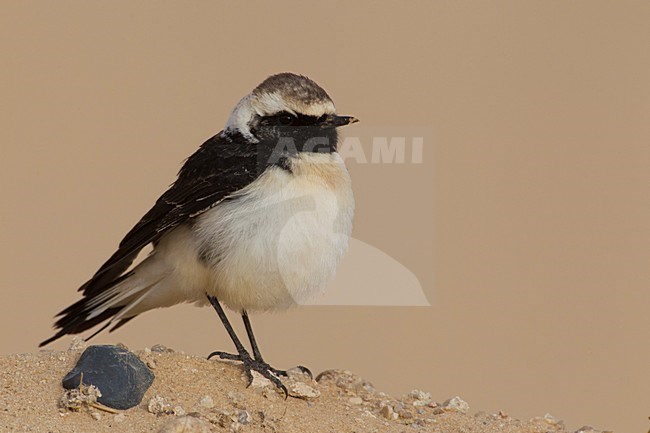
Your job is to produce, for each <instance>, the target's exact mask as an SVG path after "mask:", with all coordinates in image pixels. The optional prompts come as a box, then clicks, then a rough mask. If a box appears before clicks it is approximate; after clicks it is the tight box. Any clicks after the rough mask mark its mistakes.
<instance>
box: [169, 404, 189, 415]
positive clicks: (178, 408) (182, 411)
mask: <svg viewBox="0 0 650 433" xmlns="http://www.w3.org/2000/svg"><path fill="white" fill-rule="evenodd" d="M172 413H173V414H174V415H176V416H184V415H185V414H186V413H187V412H185V409H183V406H180V405H176V406H174V409H173V410H172Z"/></svg>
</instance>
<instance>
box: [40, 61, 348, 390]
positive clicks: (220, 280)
mask: <svg viewBox="0 0 650 433" xmlns="http://www.w3.org/2000/svg"><path fill="white" fill-rule="evenodd" d="M357 121H358V119H357V118H355V117H352V116H342V115H338V114H337V112H336V108H335V106H334V103H333V101H332V99H331V98H330V96H329V95H328V94H327V92H326V91H325V90H324V89H323V88H322V87H320V86H319V85H318V84H316V82H314V81H313V80H311V79H310V78H308V77H306V76H304V75H298V74H294V73H290V72H283V73H278V74H275V75H271V76H269V77H268V78H266V79H265V80H264V81H262V83H260V84H259V85H258V86H257V87H255V88H254V89H253V91H252V92H251V93H249V94H248V95H246V96H245V97H243V98H242V99H241V100H240V101H239V102H238V103H237V104H236V106H235V107H234V109H233V110H232V112H231V114H230V117H229V118H228V120H227V122H226V126H225V128H224V129H223V130H222V131H221V132H219V133H217V134H216V135H214V136H213V137H211V138H209V139H208V140H207V141H205V142H204V143H203V144H202V145H201V146H200V147H199V148H198V150H197V151H196V152H195V153H193V154H192V155H191V156H190V157H189V158H187V159H186V160H185V162H184V163H183V164H182V166H181V169H180V170H179V172H178V175H177V178H176V180H175V181H174V183H173V184H172V185H171V186H170V187H169V189H167V190H166V191H165V192H164V193H163V194H162V195H161V196H160V197H159V198H158V200H156V202H155V204H154V205H153V206H152V207H151V209H150V210H149V211H148V212H147V213H146V214H145V215H144V216H143V217H142V218H141V219H140V220H139V221H138V222H137V224H135V226H134V227H133V228H132V229H131V230H130V231H129V232H128V233H127V234H126V235H125V236H124V238H123V239H122V241H121V242H120V243H119V246H118V248H117V250H116V251H115V253H114V254H113V255H112V256H111V257H110V258H109V259H108V260H107V261H106V262H105V263H104V264H103V265H102V266H101V267H100V268H99V269H98V270H97V272H96V273H95V274H94V275H93V276H92V278H90V279H89V280H88V281H87V282H86V283H84V284H83V285H82V286H81V287H80V288H79V289H78V290H79V291H80V292H81V293H82V297H81V299H80V300H79V301H77V302H75V303H73V304H72V305H70V306H68V307H67V308H65V309H64V310H62V311H61V312H59V313H58V314H57V315H56V316H55V319H57V320H56V322H55V324H54V329H55V334H54V335H53V336H52V337H50V338H48V339H46V340H44V341H43V342H41V343H40V345H39V347H42V346H45V345H47V344H49V343H51V342H53V341H55V340H57V339H59V338H61V337H63V336H65V335H68V334H79V333H81V332H83V331H86V330H88V329H90V328H93V327H95V326H97V325H100V324H102V326H101V327H100V328H99V329H98V330H97V331H96V332H94V333H93V334H92V335H90V336H89V337H88V338H87V339H86V340H89V339H90V338H92V337H94V336H95V335H97V334H98V333H99V332H101V331H103V330H104V329H106V328H108V327H111V329H110V330H109V332H112V331H114V330H115V329H117V328H119V327H121V326H123V325H124V324H126V323H127V322H129V321H131V320H132V319H133V318H135V317H137V316H138V315H140V314H142V313H144V312H146V311H148V310H152V309H156V308H160V307H170V306H173V305H176V304H179V303H194V304H195V305H197V306H207V305H211V306H212V307H213V308H214V310H215V311H216V312H217V314H218V316H219V318H220V320H221V322H222V323H223V325H224V327H225V329H226V331H227V333H228V335H229V336H230V338H231V339H232V341H233V343H234V345H235V348H236V350H237V353H227V352H221V351H215V352H212V353H211V354H210V356H209V357H208V358H212V357H218V358H220V359H224V360H231V361H238V362H241V364H242V365H243V368H244V371H245V374H246V376H247V378H248V385H250V384H251V383H252V381H253V374H252V372H253V371H256V372H258V373H259V374H261V375H262V376H264V377H266V378H267V379H269V380H270V381H271V382H272V383H274V384H275V385H276V386H277V387H278V388H280V389H281V390H282V391H283V392H284V394H285V398H286V396H288V393H287V389H286V387H285V386H284V384H283V383H282V380H281V379H280V377H282V376H287V372H286V371H284V370H278V369H275V368H273V367H271V366H270V365H269V364H268V363H267V362H266V361H265V360H264V358H263V357H262V355H261V353H260V350H259V346H258V344H257V342H256V340H255V336H254V334H253V329H252V326H251V322H250V318H249V313H250V312H264V311H275V310H283V309H288V308H291V307H293V306H296V305H299V304H301V303H303V302H305V301H307V300H309V299H310V298H312V297H313V296H315V295H316V294H318V293H322V292H323V291H324V289H325V287H326V285H327V284H328V283H329V281H330V280H332V278H333V277H334V275H335V271H336V268H337V265H338V263H339V262H340V260H341V258H342V257H343V256H344V254H345V253H346V251H347V249H348V243H349V238H350V236H351V231H352V221H353V216H354V207H355V202H354V195H353V192H352V184H351V179H350V175H349V172H348V170H347V168H346V165H345V162H344V160H343V158H342V156H341V155H340V154H339V153H338V151H337V145H338V141H339V135H338V128H339V127H342V126H345V125H349V124H352V123H355V122H357ZM149 245H151V246H152V247H153V248H152V250H151V252H150V253H149V254H148V256H147V257H146V258H144V259H143V260H142V261H140V262H139V263H135V264H134V261H136V258H137V256H138V254H139V253H140V252H141V251H142V250H143V249H144V248H145V247H147V246H149ZM223 306H226V307H227V308H228V309H230V310H232V311H234V312H236V313H238V314H239V315H241V318H242V320H243V323H244V327H245V329H246V333H247V335H248V339H249V343H250V348H251V350H252V354H251V353H250V352H249V351H248V350H247V349H246V348H245V346H244V345H243V343H242V342H241V340H240V339H239V337H238V336H237V334H236V333H235V331H234V329H233V327H232V326H231V324H230V322H229V320H228V317H227V315H226V313H225V311H224V308H223ZM300 368H301V369H302V370H303V371H304V372H306V373H308V374H310V375H311V372H310V371H309V369H307V368H306V367H300Z"/></svg>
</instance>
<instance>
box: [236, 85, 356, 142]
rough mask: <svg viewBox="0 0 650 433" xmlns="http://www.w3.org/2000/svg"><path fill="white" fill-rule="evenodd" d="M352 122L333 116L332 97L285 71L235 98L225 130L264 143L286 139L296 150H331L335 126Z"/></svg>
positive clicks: (317, 86)
mask: <svg viewBox="0 0 650 433" xmlns="http://www.w3.org/2000/svg"><path fill="white" fill-rule="evenodd" d="M355 122H357V119H356V118H354V117H351V116H339V115H337V114H336V109H335V107H334V103H333V102H332V99H331V98H330V97H329V95H328V94H327V92H325V90H323V88H322V87H320V86H319V85H318V84H316V83H315V82H314V81H312V80H310V79H309V78H307V77H305V76H302V75H296V74H292V73H288V72H285V73H281V74H276V75H272V76H270V77H269V78H267V79H266V80H264V81H263V82H262V83H261V84H260V85H258V86H257V87H256V88H255V89H253V91H252V92H251V93H250V94H248V95H247V96H245V97H244V98H242V100H241V101H239V103H238V104H237V106H235V109H234V110H233V111H232V114H231V115H230V118H229V119H228V123H227V124H226V133H240V134H242V135H243V136H244V137H245V138H246V139H247V140H249V141H253V142H256V143H260V144H261V145H266V146H276V145H277V144H278V143H279V142H280V141H282V140H285V141H286V140H290V141H291V142H292V143H291V144H292V145H293V146H295V149H296V151H298V152H332V151H335V150H336V143H337V134H336V128H338V127H340V126H344V125H348V124H350V123H355Z"/></svg>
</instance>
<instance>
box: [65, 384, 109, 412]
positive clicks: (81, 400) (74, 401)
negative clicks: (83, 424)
mask: <svg viewBox="0 0 650 433" xmlns="http://www.w3.org/2000/svg"><path fill="white" fill-rule="evenodd" d="M101 396H102V393H101V391H99V389H98V388H97V387H96V386H94V385H90V386H85V385H83V384H81V385H79V387H78V388H75V389H68V390H66V391H65V392H64V393H63V396H62V397H61V399H60V400H59V407H61V408H63V409H68V410H72V411H75V412H76V411H79V410H81V408H83V407H84V406H86V407H88V406H90V405H92V404H94V403H97V400H98V399H99V398H100V397H101Z"/></svg>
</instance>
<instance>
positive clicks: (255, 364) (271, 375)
mask: <svg viewBox="0 0 650 433" xmlns="http://www.w3.org/2000/svg"><path fill="white" fill-rule="evenodd" d="M207 297H208V300H209V301H210V304H212V307H214V309H215V311H216V312H217V314H218V315H219V318H220V319H221V322H222V323H223V326H224V327H225V328H226V331H228V335H230V338H231V339H232V342H233V343H234V344H235V347H236V348H237V352H238V354H237V355H234V354H232V353H225V352H212V353H211V354H210V355H208V359H210V358H212V357H213V356H218V357H219V358H221V359H227V360H231V361H241V362H242V364H244V371H245V372H246V377H247V378H248V385H247V386H250V385H251V383H253V374H252V373H251V372H252V371H257V372H258V373H259V374H261V375H262V376H264V377H265V378H267V379H268V380H270V381H271V382H272V383H273V384H274V385H275V386H277V387H278V388H280V389H281V390H282V392H284V396H285V398H287V397H288V396H289V392H288V391H287V387H285V386H284V384H283V383H282V382H281V381H280V379H278V378H277V377H276V376H275V374H278V373H276V371H277V370H275V369H273V368H271V367H270V366H269V365H268V364H267V363H266V362H264V361H262V360H261V358H260V360H258V359H257V357H256V358H252V357H251V355H250V354H249V353H248V351H247V350H246V349H245V348H244V345H243V344H242V343H241V341H240V340H239V338H238V337H237V334H235V330H234V329H233V328H232V325H231V324H230V322H229V321H228V317H227V316H226V313H225V312H224V311H223V308H221V304H220V303H219V300H218V299H217V298H215V297H214V296H210V295H207ZM249 326H250V323H249ZM247 331H248V328H247ZM249 335H251V334H249ZM253 341H254V340H253ZM254 351H256V352H257V353H258V354H259V349H257V344H255V346H254ZM285 374H286V373H285Z"/></svg>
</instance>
